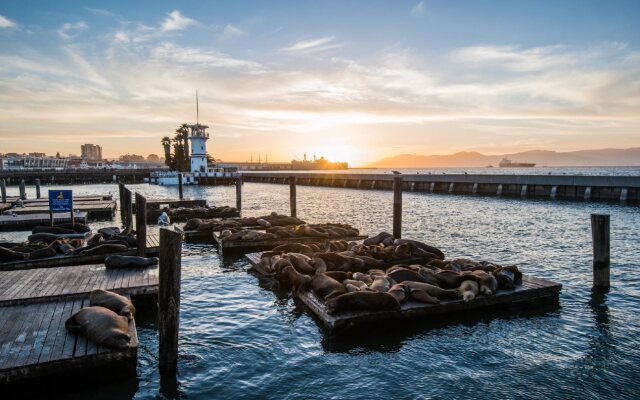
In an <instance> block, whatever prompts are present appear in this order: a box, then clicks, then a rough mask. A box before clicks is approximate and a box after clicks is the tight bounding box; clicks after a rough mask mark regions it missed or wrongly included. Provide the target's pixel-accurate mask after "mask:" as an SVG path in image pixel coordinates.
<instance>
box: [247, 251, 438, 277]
mask: <svg viewBox="0 0 640 400" xmlns="http://www.w3.org/2000/svg"><path fill="white" fill-rule="evenodd" d="M263 253H264V252H262V251H260V252H257V253H249V254H245V255H244V256H245V257H246V258H247V259H248V260H249V263H250V264H251V266H252V267H253V269H255V270H256V271H258V273H260V275H264V276H271V275H272V274H270V273H269V272H267V271H265V270H264V269H263V268H262V267H261V266H260V259H261V258H262V254H263ZM314 254H315V253H312V254H307V255H308V256H310V257H312V256H313V255H314ZM429 260H431V259H430V258H426V257H412V258H405V259H401V260H394V261H389V262H385V263H384V264H382V265H380V266H376V267H371V269H374V268H387V267H391V266H393V265H397V264H408V265H411V264H425V263H427V262H429Z"/></svg>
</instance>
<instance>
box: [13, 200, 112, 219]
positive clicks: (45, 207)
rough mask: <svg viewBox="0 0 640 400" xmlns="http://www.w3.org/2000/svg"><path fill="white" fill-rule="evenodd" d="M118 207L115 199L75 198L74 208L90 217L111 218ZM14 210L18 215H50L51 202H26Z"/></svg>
mask: <svg viewBox="0 0 640 400" xmlns="http://www.w3.org/2000/svg"><path fill="white" fill-rule="evenodd" d="M116 208H117V206H116V201H115V200H99V201H93V200H92V201H83V200H77V199H73V209H74V210H80V211H83V212H86V213H87V218H89V219H94V220H95V219H108V220H111V219H113V217H114V216H115V215H116ZM12 211H13V212H14V213H15V214H18V215H28V214H47V217H48V215H49V203H48V202H45V203H42V202H26V203H24V207H17V208H14V209H13V210H12Z"/></svg>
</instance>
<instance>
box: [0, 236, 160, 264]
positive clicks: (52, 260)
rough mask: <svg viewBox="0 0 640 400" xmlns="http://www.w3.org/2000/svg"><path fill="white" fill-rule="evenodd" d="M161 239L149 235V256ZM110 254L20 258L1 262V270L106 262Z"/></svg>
mask: <svg viewBox="0 0 640 400" xmlns="http://www.w3.org/2000/svg"><path fill="white" fill-rule="evenodd" d="M159 242H160V239H159V237H158V235H157V234H153V235H148V236H147V251H146V256H147V257H156V256H157V255H158V254H159V252H160V243H159ZM117 254H118V255H122V256H134V255H137V254H138V252H137V250H136V249H129V250H127V251H125V252H122V253H117ZM109 255H110V254H96V255H81V254H77V255H68V256H67V255H62V254H59V255H56V256H54V257H48V258H38V259H35V260H19V261H10V262H4V263H0V271H9V270H16V269H34V268H50V267H63V266H69V265H84V264H100V263H104V259H105V258H107V256H109Z"/></svg>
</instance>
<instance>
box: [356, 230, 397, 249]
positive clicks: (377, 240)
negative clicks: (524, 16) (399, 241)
mask: <svg viewBox="0 0 640 400" xmlns="http://www.w3.org/2000/svg"><path fill="white" fill-rule="evenodd" d="M388 237H393V235H392V234H390V233H388V232H380V233H378V234H377V235H375V236H373V237H370V238H367V239H365V240H364V241H363V242H362V244H364V245H366V246H371V245H374V244H380V243H382V241H383V240H384V239H386V238H388Z"/></svg>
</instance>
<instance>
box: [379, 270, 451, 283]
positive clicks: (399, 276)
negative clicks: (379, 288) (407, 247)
mask: <svg viewBox="0 0 640 400" xmlns="http://www.w3.org/2000/svg"><path fill="white" fill-rule="evenodd" d="M387 276H388V277H389V278H391V279H393V280H394V281H396V282H397V283H402V282H404V281H413V282H424V283H430V284H432V285H437V284H438V280H437V279H436V278H435V277H433V274H427V273H423V274H421V273H419V272H416V271H413V270H411V269H408V268H395V269H393V270H392V271H391V272H387Z"/></svg>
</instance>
